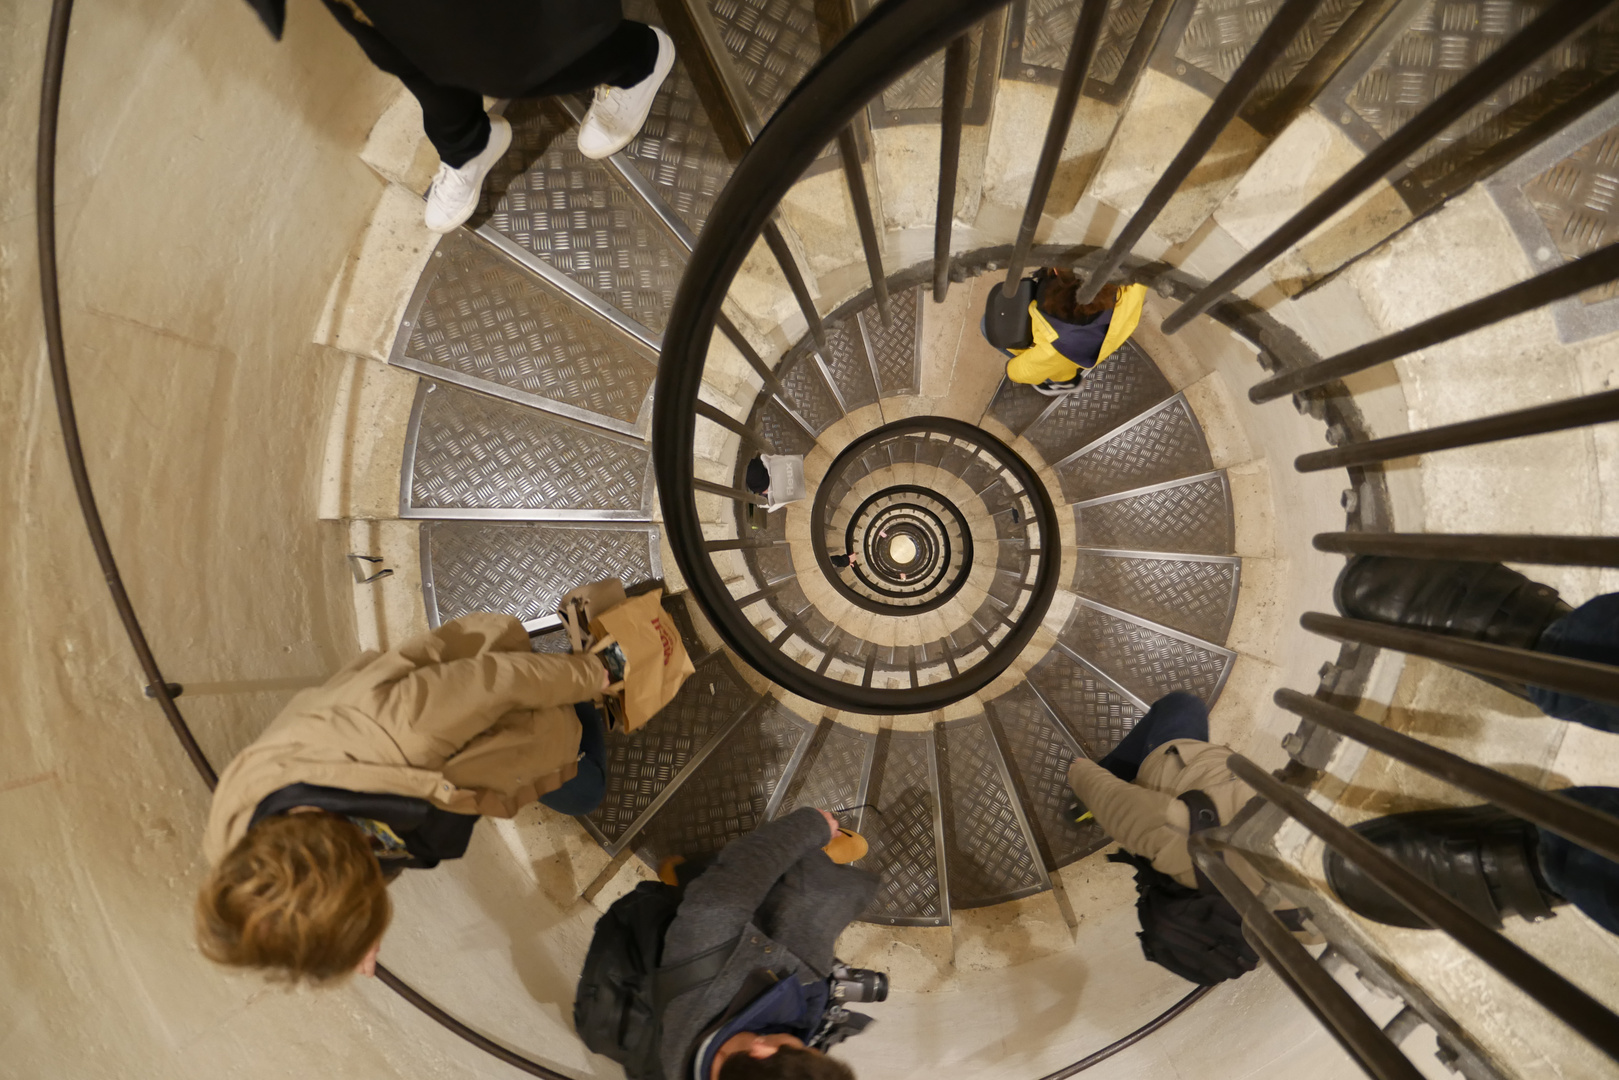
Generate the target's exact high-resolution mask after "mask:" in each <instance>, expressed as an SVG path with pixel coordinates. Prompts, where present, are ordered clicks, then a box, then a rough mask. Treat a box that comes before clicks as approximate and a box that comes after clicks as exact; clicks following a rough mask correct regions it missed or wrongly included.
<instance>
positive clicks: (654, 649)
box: [590, 589, 697, 731]
mask: <svg viewBox="0 0 1619 1080" xmlns="http://www.w3.org/2000/svg"><path fill="white" fill-rule="evenodd" d="M662 599H663V590H662V589H653V590H652V591H651V592H648V593H643V594H642V595H640V596H636V597H632V598H631V599H629V600H626V601H625V602H624V603H622V604H619V605H618V606H617V607H614V608H611V609H609V610H608V611H605V612H603V613H602V614H601V615H599V616H597V617H596V618H595V619H593V620H592V621H591V623H590V632H591V633H592V634H593V635H594V636H595V638H596V643H595V644H594V645H593V646H592V647H591V651H592V652H599V651H601V650H602V649H604V648H606V647H607V646H609V645H611V644H614V643H615V642H616V643H617V644H618V647H619V648H620V649H622V650H623V651H624V681H623V683H622V685H621V686H614V687H613V688H612V691H613V692H616V693H618V694H619V695H620V697H621V701H622V723H623V727H624V730H626V731H634V730H635V729H636V728H639V727H642V726H643V725H645V724H646V722H647V721H648V720H651V719H652V718H653V717H654V716H655V715H657V712H658V710H659V709H661V708H663V707H664V706H665V705H667V704H669V702H670V701H672V700H674V696H675V693H676V692H677V691H678V690H679V689H680V686H681V684H682V683H684V682H685V681H686V679H687V677H688V676H690V675H691V674H692V673H693V672H695V671H696V670H697V669H696V668H695V667H694V666H693V665H692V662H691V657H690V656H688V655H686V645H685V643H684V642H682V641H681V640H680V631H679V630H678V629H676V627H675V623H674V620H673V619H671V618H670V617H669V613H668V612H666V611H664V610H663V604H662V602H661V601H662Z"/></svg>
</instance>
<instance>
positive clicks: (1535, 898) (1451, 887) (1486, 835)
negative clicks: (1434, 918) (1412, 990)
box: [1322, 806, 1567, 929]
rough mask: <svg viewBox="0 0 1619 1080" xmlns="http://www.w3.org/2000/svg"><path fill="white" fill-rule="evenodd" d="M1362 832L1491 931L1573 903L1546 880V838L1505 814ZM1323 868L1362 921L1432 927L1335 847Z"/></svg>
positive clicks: (1481, 813)
mask: <svg viewBox="0 0 1619 1080" xmlns="http://www.w3.org/2000/svg"><path fill="white" fill-rule="evenodd" d="M1355 831H1356V832H1358V833H1360V834H1361V835H1362V836H1364V837H1365V838H1366V839H1368V840H1370V841H1371V842H1372V843H1374V844H1376V845H1377V846H1378V847H1379V848H1381V849H1382V851H1383V853H1384V854H1386V855H1389V856H1392V857H1393V859H1394V860H1395V861H1396V862H1398V863H1399V864H1400V865H1402V866H1404V867H1405V868H1406V869H1407V870H1410V871H1411V872H1412V873H1414V874H1416V875H1417V877H1419V878H1421V879H1422V880H1423V881H1426V882H1427V883H1428V884H1430V885H1432V886H1433V887H1434V888H1436V889H1438V890H1439V891H1440V892H1442V893H1444V894H1445V895H1446V896H1448V897H1450V898H1451V899H1452V900H1454V901H1456V902H1457V903H1458V904H1460V905H1461V906H1462V907H1464V908H1466V909H1467V910H1468V911H1470V912H1472V913H1473V914H1474V915H1476V916H1478V918H1480V919H1482V920H1483V921H1484V922H1485V923H1486V924H1487V925H1490V926H1497V927H1499V926H1500V925H1501V918H1502V916H1504V915H1517V916H1519V917H1521V918H1524V919H1528V920H1529V921H1530V922H1539V921H1541V920H1542V919H1546V918H1550V917H1551V915H1552V908H1553V907H1554V906H1556V905H1558V904H1563V903H1566V902H1567V901H1565V900H1564V899H1563V898H1562V897H1560V896H1558V895H1557V894H1556V893H1554V892H1553V891H1552V890H1551V888H1550V887H1549V886H1548V885H1547V884H1546V882H1545V881H1544V880H1543V879H1542V878H1541V875H1540V862H1539V860H1538V858H1537V857H1536V854H1535V846H1536V844H1537V843H1538V841H1539V832H1538V831H1537V830H1536V829H1535V827H1534V826H1533V825H1531V824H1530V823H1529V822H1527V821H1524V820H1523V819H1522V818H1518V817H1513V816H1512V815H1511V814H1509V813H1507V812H1506V811H1504V810H1501V809H1498V808H1497V807H1494V806H1467V807H1460V808H1455V809H1444V810H1416V811H1411V812H1408V813H1404V814H1390V815H1388V816H1387V817H1380V818H1373V819H1372V820H1371V821H1363V822H1361V823H1360V824H1359V825H1356V826H1355ZM1322 863H1323V868H1324V869H1325V870H1326V874H1327V884H1328V885H1330V886H1331V887H1332V891H1333V892H1334V893H1336V894H1337V895H1338V899H1340V900H1342V901H1343V902H1344V904H1345V905H1347V906H1348V908H1349V910H1351V911H1353V912H1355V913H1356V914H1357V915H1361V916H1364V917H1365V918H1368V919H1370V920H1372V921H1373V922H1379V923H1384V924H1386V925H1389V926H1409V927H1415V928H1417V929H1425V928H1426V927H1427V925H1428V924H1427V923H1425V922H1423V921H1422V920H1421V919H1420V918H1418V917H1417V916H1416V915H1415V914H1413V913H1412V912H1411V910H1410V909H1409V908H1407V907H1406V906H1405V905H1404V904H1402V903H1400V902H1399V901H1398V900H1396V899H1394V897H1392V896H1390V895H1389V894H1388V893H1386V892H1384V891H1383V888H1382V886H1380V885H1378V884H1376V883H1375V882H1373V881H1372V880H1371V879H1370V878H1368V877H1367V876H1366V875H1365V874H1364V873H1363V872H1362V871H1361V870H1360V869H1359V868H1358V867H1356V866H1354V865H1352V864H1351V863H1349V862H1348V860H1346V859H1344V858H1343V856H1341V855H1339V854H1338V853H1337V852H1336V851H1333V850H1331V849H1330V848H1329V849H1328V850H1327V853H1326V856H1325V858H1323V859H1322Z"/></svg>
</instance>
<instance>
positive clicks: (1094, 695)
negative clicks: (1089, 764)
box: [1023, 644, 1147, 761]
mask: <svg viewBox="0 0 1619 1080" xmlns="http://www.w3.org/2000/svg"><path fill="white" fill-rule="evenodd" d="M1023 685H1024V686H1025V687H1027V688H1028V689H1029V691H1030V692H1031V693H1033V694H1034V696H1035V697H1036V698H1037V699H1039V701H1040V703H1041V705H1042V706H1043V707H1044V708H1045V709H1046V710H1047V711H1049V712H1050V713H1051V715H1052V716H1054V717H1056V718H1057V720H1058V721H1059V722H1060V724H1061V727H1062V729H1063V730H1064V731H1066V732H1067V733H1068V734H1069V735H1070V736H1071V737H1072V738H1073V740H1074V743H1075V745H1076V746H1077V747H1078V748H1079V749H1081V750H1082V751H1083V752H1084V754H1085V756H1086V757H1088V758H1091V759H1092V760H1096V761H1100V760H1101V759H1102V758H1104V757H1106V756H1107V753H1108V751H1110V750H1112V749H1113V748H1114V747H1115V746H1117V745H1119V740H1120V739H1123V738H1124V737H1125V735H1127V734H1128V733H1129V731H1130V729H1131V728H1133V727H1135V725H1136V721H1138V720H1140V719H1141V718H1142V716H1144V715H1145V714H1146V712H1147V704H1146V702H1144V701H1142V700H1141V699H1140V698H1139V697H1137V696H1136V695H1135V694H1133V693H1131V692H1130V691H1129V690H1126V689H1125V688H1124V687H1122V686H1120V685H1119V684H1118V683H1116V682H1114V681H1113V680H1112V679H1110V678H1109V677H1108V676H1107V675H1105V674H1103V673H1102V672H1101V671H1100V670H1098V669H1097V668H1096V667H1094V666H1092V665H1091V664H1089V663H1087V662H1086V661H1085V660H1084V659H1082V658H1081V657H1080V656H1078V655H1076V654H1075V653H1074V652H1072V651H1071V650H1070V649H1069V648H1068V647H1066V646H1065V645H1062V644H1059V645H1058V647H1057V648H1055V649H1053V650H1052V651H1051V652H1049V653H1047V654H1046V655H1045V656H1043V657H1041V659H1040V661H1039V662H1038V663H1037V664H1035V665H1034V667H1032V668H1030V669H1029V674H1028V677H1027V680H1026V681H1025V682H1024V684H1023Z"/></svg>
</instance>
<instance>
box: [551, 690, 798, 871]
mask: <svg viewBox="0 0 1619 1080" xmlns="http://www.w3.org/2000/svg"><path fill="white" fill-rule="evenodd" d="M771 700H772V699H771V697H770V695H769V694H759V695H758V696H757V697H755V698H754V699H753V701H751V702H750V703H749V704H747V705H744V706H743V707H742V708H740V709H738V710H737V712H736V715H735V716H733V717H731V719H730V720H728V721H726V722H725V724H724V725H723V726H721V727H720V729H719V730H718V731H716V732H714V734H713V735H712V736H710V737H709V740H708V742H706V743H705V744H703V746H702V747H701V748H700V749H698V750H697V751H696V752H695V753H693V754H692V756H691V757H690V758H689V759H688V760H687V761H686V764H684V765H682V766H681V767H680V771H679V772H677V773H675V775H674V776H673V777H671V778H670V780H669V783H668V784H666V785H664V788H663V790H662V791H660V792H658V794H657V795H655V796H654V797H653V799H652V801H651V802H650V803H648V804H647V806H646V809H645V810H643V811H641V813H640V814H639V815H638V816H637V817H636V819H635V820H634V821H633V822H631V823H630V826H629V828H627V829H625V830H624V832H623V833H621V834H620V835H619V837H618V839H617V840H614V841H612V842H608V840H607V838H606V837H605V836H603V835H602V833H601V831H600V830H599V829H597V828H596V826H595V825H594V824H592V823H591V822H590V820H589V819H588V818H585V817H581V818H578V819H577V820H579V821H581V822H584V824H585V828H586V829H587V830H588V831H589V832H590V833H591V834H592V835H593V836H594V837H595V838H596V841H597V842H598V843H600V844H601V845H602V847H603V849H605V850H606V852H607V853H608V854H609V855H613V856H617V855H618V854H619V853H621V852H623V851H625V850H626V849H628V848H629V846H630V845H631V843H633V842H634V841H635V839H636V838H637V837H639V836H640V835H641V832H642V830H644V829H645V828H646V826H647V824H648V823H649V822H651V820H652V819H653V818H654V817H656V816H657V814H658V811H660V810H662V809H663V808H664V806H665V805H667V804H668V802H669V800H670V799H672V798H674V796H675V792H677V791H679V790H680V788H681V786H682V785H683V784H685V782H686V781H687V780H689V779H690V778H691V776H692V774H693V773H695V772H696V771H697V770H698V769H700V768H701V767H702V765H703V763H704V762H705V761H707V760H708V759H709V757H711V756H712V755H713V753H714V751H715V749H716V748H718V747H719V746H720V745H721V744H722V743H723V742H725V740H726V739H728V738H729V737H730V736H731V733H732V732H734V731H735V730H736V729H737V728H738V727H739V726H740V725H741V723H742V721H743V720H745V719H746V718H747V717H748V716H749V715H750V714H751V713H754V712H756V711H758V710H760V709H762V708H764V707H765V706H766V705H768V704H769V703H770V701H771ZM653 722H654V723H656V721H653Z"/></svg>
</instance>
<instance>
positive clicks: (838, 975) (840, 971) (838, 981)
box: [827, 964, 888, 1003]
mask: <svg viewBox="0 0 1619 1080" xmlns="http://www.w3.org/2000/svg"><path fill="white" fill-rule="evenodd" d="M827 984H828V985H829V986H830V987H831V989H832V1000H833V1001H834V1002H837V1003H842V1002H845V1001H887V1000H888V973H887V972H884V971H872V970H871V969H870V968H854V967H850V966H849V965H847V964H835V965H833V967H832V977H831V978H830V979H828V980H827Z"/></svg>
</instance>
